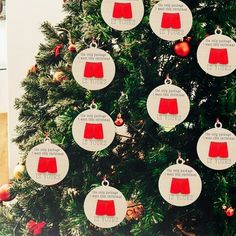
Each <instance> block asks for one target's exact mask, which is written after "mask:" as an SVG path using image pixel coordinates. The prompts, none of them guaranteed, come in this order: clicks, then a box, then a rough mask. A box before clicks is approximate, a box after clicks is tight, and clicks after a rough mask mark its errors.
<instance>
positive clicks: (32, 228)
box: [27, 220, 46, 236]
mask: <svg viewBox="0 0 236 236" xmlns="http://www.w3.org/2000/svg"><path fill="white" fill-rule="evenodd" d="M45 225H46V223H45V222H44V221H42V222H39V223H37V222H35V221H33V220H30V221H29V222H28V223H27V229H28V230H29V232H30V233H32V234H33V235H34V236H38V235H40V234H42V233H43V228H44V227H45Z"/></svg>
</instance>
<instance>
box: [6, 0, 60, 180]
mask: <svg viewBox="0 0 236 236" xmlns="http://www.w3.org/2000/svg"><path fill="white" fill-rule="evenodd" d="M62 4H63V1H62V0H53V1H49V0H20V1H16V0H7V42H8V46H7V49H8V64H7V68H8V81H9V138H10V139H12V138H14V137H15V136H16V134H15V127H16V125H17V123H18V120H17V111H16V110H15V109H14V101H15V98H16V97H20V96H21V95H22V93H23V91H22V90H21V89H20V83H21V81H22V80H23V79H24V77H25V76H26V74H27V70H28V69H29V68H30V67H31V66H32V65H34V64H35V55H36V54H37V52H38V47H39V44H40V43H42V42H43V41H44V36H43V35H42V34H41V32H40V25H41V24H42V23H43V22H44V21H49V22H51V23H52V24H56V23H59V22H60V21H61V20H62V19H63V17H64V13H63V12H62ZM9 151H10V153H9V163H10V167H9V171H10V176H12V172H13V169H14V168H15V166H16V164H17V162H18V161H19V158H20V153H19V150H18V148H17V146H16V145H15V144H13V143H11V142H10V144H9Z"/></svg>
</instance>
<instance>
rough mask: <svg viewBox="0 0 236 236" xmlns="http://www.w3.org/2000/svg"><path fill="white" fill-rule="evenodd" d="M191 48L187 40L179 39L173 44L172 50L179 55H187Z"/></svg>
mask: <svg viewBox="0 0 236 236" xmlns="http://www.w3.org/2000/svg"><path fill="white" fill-rule="evenodd" d="M190 51H191V48H190V45H189V43H188V42H187V41H179V42H177V43H176V44H175V45H174V52H175V54H176V55H177V56H179V57H187V56H188V55H189V54H190Z"/></svg>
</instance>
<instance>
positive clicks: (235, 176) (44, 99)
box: [0, 0, 236, 236]
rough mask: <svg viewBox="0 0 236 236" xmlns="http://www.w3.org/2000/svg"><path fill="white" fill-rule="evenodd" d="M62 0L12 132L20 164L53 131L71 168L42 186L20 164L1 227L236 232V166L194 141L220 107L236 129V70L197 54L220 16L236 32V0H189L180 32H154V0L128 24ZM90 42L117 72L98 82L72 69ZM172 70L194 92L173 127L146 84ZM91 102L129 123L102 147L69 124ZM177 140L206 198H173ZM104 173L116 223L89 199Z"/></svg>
mask: <svg viewBox="0 0 236 236" xmlns="http://www.w3.org/2000/svg"><path fill="white" fill-rule="evenodd" d="M64 2H65V3H64V10H65V11H66V12H67V16H66V17H65V19H64V20H63V22H61V23H60V24H58V25H57V26H56V27H53V26H52V25H50V23H48V22H45V23H44V24H43V25H42V31H43V33H44V34H45V36H46V43H45V44H41V45H40V47H39V52H38V55H37V57H36V63H37V65H35V66H33V67H32V68H30V70H29V71H28V74H27V76H26V78H25V79H24V80H23V82H22V86H23V88H24V90H25V93H24V95H23V96H22V97H21V98H19V99H17V101H16V109H18V110H20V116H19V120H20V124H19V126H18V127H17V133H18V137H17V138H16V139H15V142H16V143H17V144H18V145H19V147H20V150H21V151H22V156H21V157H20V158H21V161H22V162H23V164H24V163H25V160H26V158H27V156H28V154H29V152H30V150H31V149H32V148H33V147H35V146H36V145H38V144H41V143H43V141H44V139H45V135H46V137H50V139H51V140H52V143H54V144H57V145H58V146H60V147H61V148H62V149H63V150H64V151H65V152H66V154H67V156H68V158H69V163H70V167H69V171H68V173H67V175H66V177H65V178H64V179H63V180H62V181H61V182H60V183H58V184H56V185H52V186H44V185H40V184H38V183H36V182H35V181H34V180H32V179H31V178H30V176H29V174H28V173H27V171H24V168H21V169H20V171H21V172H22V173H19V171H18V172H17V177H16V176H15V177H16V178H15V179H14V180H12V183H11V192H13V194H14V196H15V200H14V201H13V202H12V203H11V204H9V205H8V206H6V204H4V205H3V206H2V207H1V208H0V215H1V216H0V225H1V226H4V227H0V235H12V232H13V234H14V235H28V234H33V233H35V235H50V236H52V235H55V236H56V235H71V236H77V235H86V236H87V235H120V236H121V235H125V236H127V235H148V236H151V235H163V236H166V235H191V236H192V235H209V236H210V235H227V236H229V235H234V234H235V233H236V223H235V216H234V214H233V213H234V208H235V207H236V171H235V168H234V167H230V168H228V169H225V170H213V169H211V168H208V167H206V166H205V165H204V164H203V163H202V162H201V161H200V159H199V157H198V154H197V142H198V140H199V138H200V136H201V135H202V134H203V133H204V132H205V131H207V130H209V129H211V128H213V127H214V124H215V122H216V120H217V119H219V120H220V122H221V123H222V124H223V128H225V129H227V130H230V131H231V132H232V133H236V126H235V121H236V119H235V114H236V109H235V108H236V93H235V78H236V74H235V73H231V74H229V75H226V76H222V77H218V76H213V75H210V74H209V73H206V72H205V71H204V70H203V69H202V68H201V67H200V66H199V64H198V60H197V49H198V47H199V44H200V43H201V41H202V40H204V39H205V38H206V37H207V36H208V35H213V34H214V32H215V29H216V28H217V26H219V27H220V29H221V30H222V31H223V34H224V35H227V36H228V37H230V38H232V39H235V37H236V34H235V23H236V22H235V17H234V16H235V15H236V4H235V2H234V1H230V0H229V1H219V0H208V1H206V0H198V1H189V0H183V2H184V3H185V4H186V5H187V6H188V7H189V9H190V10H191V12H192V15H193V25H192V28H191V30H190V32H189V33H188V35H186V38H185V39H184V42H182V41H181V40H180V41H168V40H163V39H161V38H160V37H157V35H156V34H155V33H153V31H152V29H151V27H150V25H149V15H150V12H151V10H152V8H153V7H154V5H155V4H156V3H157V2H156V1H154V0H147V1H146V0H145V1H144V9H145V12H144V17H143V19H142V21H141V23H140V24H139V25H138V26H137V27H135V28H133V29H131V30H126V31H120V30H115V29H112V28H111V27H110V26H109V25H107V24H106V23H105V22H104V20H103V18H102V15H101V12H100V8H101V2H102V1H101V0H90V1H82V0H81V1H78V0H67V1H64ZM186 20H188V19H186ZM90 43H95V44H97V45H98V48H100V49H102V50H104V51H106V52H107V53H108V54H110V56H111V57H112V58H113V60H114V62H115V66H116V72H115V77H114V80H113V81H112V82H111V83H110V84H109V85H108V86H107V87H106V88H104V89H102V90H88V89H85V88H84V87H82V86H80V84H78V83H77V82H76V80H75V78H74V76H73V73H72V64H73V61H74V59H75V57H76V55H77V54H78V53H79V52H81V51H82V50H84V49H87V48H89V45H90ZM183 43H184V44H183ZM186 47H187V49H186ZM182 50H187V52H186V51H184V53H183V51H182ZM188 50H190V51H188ZM167 75H169V77H170V78H171V80H172V84H174V85H176V86H178V87H180V88H181V89H182V90H184V91H185V93H186V94H187V95H188V97H189V99H190V112H189V114H188V116H187V118H186V119H185V120H184V121H183V122H182V123H180V124H178V125H176V126H175V127H172V129H171V130H169V131H167V128H165V127H163V126H161V125H159V124H157V123H156V122H154V121H153V120H152V119H151V118H150V116H149V114H148V111H147V98H148V96H149V94H150V92H151V91H152V90H153V89H155V88H156V87H157V86H160V85H163V84H164V81H165V79H166V77H167ZM93 102H94V103H96V105H97V107H98V109H100V110H102V111H104V112H106V113H107V114H109V115H110V116H111V117H112V119H113V120H116V119H119V121H120V122H121V123H122V122H123V120H124V122H125V125H126V126H123V127H127V132H126V133H125V134H124V132H123V133H122V132H118V131H117V134H116V136H115V139H114V140H113V142H112V143H111V144H110V145H109V146H108V147H107V148H105V149H103V150H101V151H96V152H91V151H87V150H85V149H83V148H81V147H80V146H79V145H78V144H77V143H76V142H75V140H74V137H73V135H72V125H73V122H74V120H75V119H76V117H77V116H78V115H79V114H80V113H81V112H83V111H85V110H86V109H88V108H89V106H90V105H91V104H93ZM153 109H155V108H153ZM120 114H121V115H120ZM122 119H123V120H122ZM116 121H117V120H116ZM115 123H116V122H115ZM116 124H117V123H116ZM118 125H120V123H119V122H118ZM117 130H119V129H118V128H117ZM78 132H79V131H78ZM178 152H179V153H181V156H182V158H183V159H184V160H185V164H186V165H189V166H191V167H192V168H194V169H195V170H196V171H197V173H198V174H199V175H200V177H201V180H202V191H201V194H200V196H199V197H198V199H197V200H196V201H194V202H193V203H192V204H190V205H188V206H183V207H178V206H174V205H172V204H170V203H168V202H166V201H165V200H164V199H163V197H162V196H161V195H160V191H159V189H158V180H159V178H160V175H161V174H162V172H163V171H164V170H165V169H166V168H167V167H169V166H170V165H173V164H175V163H176V159H177V157H178ZM19 174H20V175H19ZM104 178H106V179H107V180H109V182H110V185H111V186H113V187H115V188H117V189H119V191H120V192H122V194H123V195H124V196H125V198H126V200H127V204H128V208H127V209H128V210H127V215H126V218H125V219H124V220H123V221H122V223H121V224H119V225H118V226H116V227H113V228H108V229H104V228H99V227H96V226H95V225H93V224H92V223H90V222H89V221H88V219H87V217H86V215H85V213H84V208H83V205H84V200H85V198H86V196H87V194H88V193H89V192H90V191H91V190H92V189H93V188H94V187H97V186H100V185H101V182H102V180H103V179H104ZM30 221H31V222H30ZM32 221H34V222H32ZM40 222H41V225H39V223H40ZM30 223H31V226H32V227H30V226H29V224H30ZM36 230H38V231H37V232H36ZM40 230H42V232H40Z"/></svg>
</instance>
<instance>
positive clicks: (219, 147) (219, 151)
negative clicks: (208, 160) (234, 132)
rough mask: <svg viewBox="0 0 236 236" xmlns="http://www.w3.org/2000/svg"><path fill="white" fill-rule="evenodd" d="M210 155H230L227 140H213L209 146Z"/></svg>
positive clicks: (222, 156) (225, 156) (223, 156)
mask: <svg viewBox="0 0 236 236" xmlns="http://www.w3.org/2000/svg"><path fill="white" fill-rule="evenodd" d="M208 156H209V157H213V158H214V157H221V158H227V157H229V153H228V145H227V142H211V143H210V148H209V153H208Z"/></svg>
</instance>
